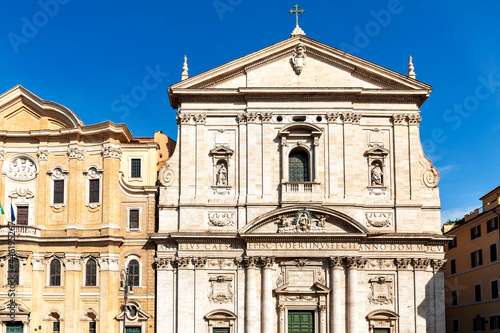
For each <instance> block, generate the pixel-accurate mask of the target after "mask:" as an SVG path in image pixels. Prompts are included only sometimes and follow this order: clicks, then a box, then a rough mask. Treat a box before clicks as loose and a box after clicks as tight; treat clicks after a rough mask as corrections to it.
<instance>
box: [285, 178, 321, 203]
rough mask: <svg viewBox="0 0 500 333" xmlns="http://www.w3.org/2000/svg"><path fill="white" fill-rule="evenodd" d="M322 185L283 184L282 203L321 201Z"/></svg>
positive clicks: (309, 183) (304, 183)
mask: <svg viewBox="0 0 500 333" xmlns="http://www.w3.org/2000/svg"><path fill="white" fill-rule="evenodd" d="M320 185H321V184H320V183H315V182H284V183H281V201H282V202H304V201H320V200H321V186H320Z"/></svg>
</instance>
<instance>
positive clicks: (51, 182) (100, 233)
mask: <svg viewBox="0 0 500 333" xmlns="http://www.w3.org/2000/svg"><path fill="white" fill-rule="evenodd" d="M155 137H157V140H155V138H134V137H133V136H132V134H131V133H130V131H129V130H128V128H127V127H126V126H125V125H123V124H114V123H112V122H103V123H99V124H95V125H90V126H85V125H84V124H83V122H82V121H81V120H80V119H79V118H78V117H77V116H76V115H75V114H74V113H73V112H72V111H70V110H69V109H67V108H65V107H64V106H62V105H59V104H56V103H52V102H48V101H44V100H42V99H40V98H39V97H37V96H35V95H34V94H32V93H31V92H29V91H28V90H26V89H25V88H23V87H21V86H17V87H14V88H13V89H11V90H9V91H7V92H6V93H4V94H2V95H0V168H1V170H2V177H1V185H0V198H1V199H0V200H1V203H2V206H3V207H4V210H5V215H4V216H3V220H2V225H1V226H0V235H1V236H0V281H2V282H1V283H0V285H2V288H1V289H0V325H1V328H0V329H1V330H0V332H46V333H48V332H51V333H52V332H82V333H83V332H103V333H104V332H119V331H120V332H121V330H122V329H123V322H124V319H125V326H126V328H127V332H133V333H136V332H154V322H155V318H154V317H155V313H154V312H155V311H154V309H155V307H154V306H155V287H154V285H155V284H154V282H155V281H154V279H155V277H154V268H153V262H154V260H153V256H154V247H153V245H151V244H150V242H149V241H148V234H149V233H153V232H154V231H155V211H156V207H155V200H156V194H157V187H156V179H157V170H158V168H159V165H160V162H161V161H162V160H165V159H166V158H168V156H169V149H172V147H173V144H175V143H174V142H173V141H172V140H170V139H168V138H167V137H166V136H165V135H163V134H161V133H160V132H158V133H155ZM159 140H160V141H161V146H160V144H159V143H158V141H159ZM11 207H12V208H11ZM11 210H12V212H13V215H14V216H15V221H14V223H15V226H14V227H13V229H15V238H14V240H13V242H11V244H10V245H9V244H8V233H9V226H8V222H9V221H10V220H11V219H12V214H11ZM12 243H14V244H12ZM125 268H128V272H129V280H128V282H129V284H131V285H133V289H132V291H133V295H132V294H130V293H129V295H128V302H127V309H128V311H127V314H126V316H125V318H124V314H123V311H122V309H123V308H122V305H123V303H124V293H123V292H122V291H120V290H119V289H120V281H121V280H122V282H123V281H124V277H123V276H121V272H122V270H123V269H125ZM9 277H10V281H9ZM12 287H15V289H14V295H13V294H12V290H9V288H12ZM14 302H15V303H14ZM11 311H15V320H14V321H12V320H11V317H10V315H11Z"/></svg>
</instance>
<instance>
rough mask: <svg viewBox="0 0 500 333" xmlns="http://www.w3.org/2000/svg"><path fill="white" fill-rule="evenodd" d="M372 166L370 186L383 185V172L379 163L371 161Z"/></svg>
mask: <svg viewBox="0 0 500 333" xmlns="http://www.w3.org/2000/svg"><path fill="white" fill-rule="evenodd" d="M372 166H373V167H372V171H371V174H372V186H383V185H384V181H383V177H384V173H383V171H382V168H381V167H380V163H379V162H373V163H372Z"/></svg>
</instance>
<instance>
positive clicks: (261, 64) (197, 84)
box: [170, 36, 431, 95]
mask: <svg viewBox="0 0 500 333" xmlns="http://www.w3.org/2000/svg"><path fill="white" fill-rule="evenodd" d="M299 45H300V47H301V48H302V50H305V51H303V54H304V55H305V56H304V59H305V62H304V61H302V60H301V61H295V62H294V59H295V58H296V55H297V54H298V46H299ZM298 64H300V65H303V66H302V68H301V70H298V69H297V66H299V65H298ZM299 67H300V66H299ZM256 88H276V89H278V88H279V89H323V90H325V89H362V90H363V89H364V90H425V91H430V89H431V87H430V86H429V85H427V84H425V83H422V82H420V81H417V80H415V79H412V78H408V77H407V76H405V75H402V74H400V73H397V72H395V71H392V70H389V69H387V68H384V67H382V66H378V65H376V64H374V63H371V62H369V61H366V60H364V59H361V58H359V57H356V56H353V55H351V54H348V53H346V52H344V51H341V50H338V49H336V48H334V47H331V46H328V45H325V44H322V43H320V42H317V41H315V40H313V39H310V38H307V37H304V36H296V37H292V38H289V39H287V40H284V41H282V42H280V43H277V44H274V45H271V46H269V47H267V48H264V49H262V50H259V51H257V52H254V53H251V54H249V55H247V56H244V57H242V58H239V59H236V60H234V61H231V62H228V63H226V64H224V65H221V66H219V67H216V68H214V69H211V70H209V71H206V72H203V73H201V74H198V75H195V76H193V77H191V78H188V79H185V80H183V81H180V82H178V83H176V84H174V85H172V86H171V89H170V94H171V95H172V93H176V92H179V91H180V90H184V89H190V90H191V89H193V90H200V89H201V90H204V89H207V90H211V89H214V90H221V93H223V90H230V89H239V90H241V89H256ZM226 93H227V92H226Z"/></svg>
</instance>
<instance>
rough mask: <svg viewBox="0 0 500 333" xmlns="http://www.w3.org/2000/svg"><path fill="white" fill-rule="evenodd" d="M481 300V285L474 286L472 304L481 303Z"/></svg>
mask: <svg viewBox="0 0 500 333" xmlns="http://www.w3.org/2000/svg"><path fill="white" fill-rule="evenodd" d="M482 300H483V294H482V292H481V285H480V284H476V285H474V302H481V301H482Z"/></svg>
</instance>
